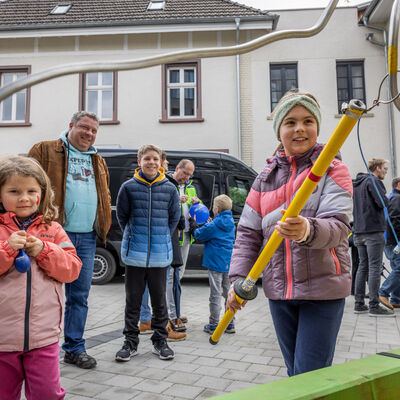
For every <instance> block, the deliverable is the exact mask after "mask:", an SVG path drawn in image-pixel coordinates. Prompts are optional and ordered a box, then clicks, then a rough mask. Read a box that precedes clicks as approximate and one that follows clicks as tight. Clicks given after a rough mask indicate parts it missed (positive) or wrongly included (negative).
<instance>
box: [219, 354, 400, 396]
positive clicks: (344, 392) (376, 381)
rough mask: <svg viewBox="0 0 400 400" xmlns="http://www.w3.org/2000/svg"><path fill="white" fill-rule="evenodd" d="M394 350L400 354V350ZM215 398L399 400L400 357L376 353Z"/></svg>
mask: <svg viewBox="0 0 400 400" xmlns="http://www.w3.org/2000/svg"><path fill="white" fill-rule="evenodd" d="M390 353H393V354H398V355H400V349H396V350H391V351H390ZM213 399H220V400H261V399H263V400H311V399H324V400H396V399H400V358H393V357H387V356H382V355H374V356H370V357H366V358H362V359H360V360H353V361H349V362H347V363H344V364H340V365H334V366H332V367H328V368H322V369H319V370H316V371H312V372H307V373H305V374H301V375H297V376H293V377H291V378H286V379H281V380H279V381H275V382H270V383H266V384H264V385H259V386H255V387H252V388H249V389H245V390H241V391H238V392H234V393H229V394H226V395H222V396H217V397H214V398H213Z"/></svg>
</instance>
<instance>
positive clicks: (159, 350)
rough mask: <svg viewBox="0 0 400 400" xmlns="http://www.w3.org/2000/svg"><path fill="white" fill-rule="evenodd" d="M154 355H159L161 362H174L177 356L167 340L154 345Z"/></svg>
mask: <svg viewBox="0 0 400 400" xmlns="http://www.w3.org/2000/svg"><path fill="white" fill-rule="evenodd" d="M151 351H152V353H153V354H157V355H158V356H159V357H160V359H161V360H172V359H173V358H174V356H175V353H174V351H173V350H172V349H171V348H170V347H169V346H168V344H167V341H166V340H158V341H157V342H154V343H153V349H152V350H151Z"/></svg>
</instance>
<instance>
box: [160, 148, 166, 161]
mask: <svg viewBox="0 0 400 400" xmlns="http://www.w3.org/2000/svg"><path fill="white" fill-rule="evenodd" d="M166 159H167V152H166V151H164V150H163V151H162V152H161V161H165V160H166Z"/></svg>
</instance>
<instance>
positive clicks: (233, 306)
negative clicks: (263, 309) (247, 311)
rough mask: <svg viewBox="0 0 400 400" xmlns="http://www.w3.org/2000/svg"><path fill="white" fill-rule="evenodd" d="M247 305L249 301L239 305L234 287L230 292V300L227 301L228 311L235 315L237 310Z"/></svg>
mask: <svg viewBox="0 0 400 400" xmlns="http://www.w3.org/2000/svg"><path fill="white" fill-rule="evenodd" d="M246 303H247V301H244V302H243V303H242V304H240V303H238V301H237V300H236V293H235V291H234V289H233V286H231V288H230V289H229V292H228V298H227V300H226V309H227V310H230V311H232V312H233V313H235V312H236V311H237V310H241V309H242V308H243V307H244V306H245V305H246Z"/></svg>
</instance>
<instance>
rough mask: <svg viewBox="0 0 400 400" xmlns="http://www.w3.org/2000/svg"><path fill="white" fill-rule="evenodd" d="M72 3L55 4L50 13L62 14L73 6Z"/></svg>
mask: <svg viewBox="0 0 400 400" xmlns="http://www.w3.org/2000/svg"><path fill="white" fill-rule="evenodd" d="M71 6H72V4H59V5H58V6H55V7H54V8H53V9H52V10H51V11H50V14H54V15H62V14H66V13H67V12H68V11H69V9H70V8H71Z"/></svg>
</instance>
